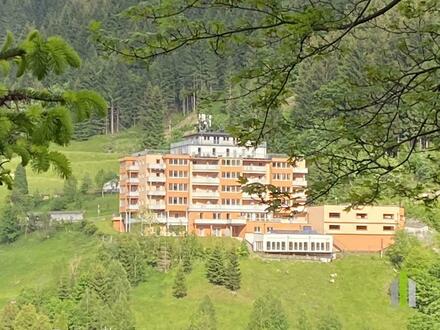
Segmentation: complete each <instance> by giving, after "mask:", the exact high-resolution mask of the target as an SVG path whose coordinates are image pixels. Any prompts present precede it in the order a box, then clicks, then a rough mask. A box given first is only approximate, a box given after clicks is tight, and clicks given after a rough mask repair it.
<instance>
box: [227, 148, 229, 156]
mask: <svg viewBox="0 0 440 330" xmlns="http://www.w3.org/2000/svg"><path fill="white" fill-rule="evenodd" d="M226 157H229V148H226Z"/></svg>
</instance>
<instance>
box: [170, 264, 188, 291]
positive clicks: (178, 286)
mask: <svg viewBox="0 0 440 330" xmlns="http://www.w3.org/2000/svg"><path fill="white" fill-rule="evenodd" d="M173 296H174V297H176V298H183V297H185V296H186V283H185V273H184V271H183V269H182V267H179V269H178V270H177V274H176V278H175V279H174V285H173Z"/></svg>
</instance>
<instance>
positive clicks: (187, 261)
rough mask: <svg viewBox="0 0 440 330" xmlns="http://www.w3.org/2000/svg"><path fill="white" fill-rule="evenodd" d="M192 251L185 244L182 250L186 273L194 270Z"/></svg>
mask: <svg viewBox="0 0 440 330" xmlns="http://www.w3.org/2000/svg"><path fill="white" fill-rule="evenodd" d="M191 259H192V258H191V251H190V249H189V248H188V247H186V246H184V247H183V251H182V267H183V271H184V272H185V273H187V274H188V273H191V270H192V260H191Z"/></svg>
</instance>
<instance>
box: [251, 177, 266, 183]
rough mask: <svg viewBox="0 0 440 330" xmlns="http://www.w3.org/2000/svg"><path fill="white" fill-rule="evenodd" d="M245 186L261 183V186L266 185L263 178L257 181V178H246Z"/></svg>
mask: <svg viewBox="0 0 440 330" xmlns="http://www.w3.org/2000/svg"><path fill="white" fill-rule="evenodd" d="M247 180H248V181H247V184H250V183H261V184H267V181H266V179H265V178H262V179H259V178H247Z"/></svg>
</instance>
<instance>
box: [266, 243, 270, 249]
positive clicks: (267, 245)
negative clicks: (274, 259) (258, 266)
mask: <svg viewBox="0 0 440 330" xmlns="http://www.w3.org/2000/svg"><path fill="white" fill-rule="evenodd" d="M266 250H270V242H266Z"/></svg>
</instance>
